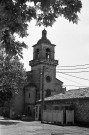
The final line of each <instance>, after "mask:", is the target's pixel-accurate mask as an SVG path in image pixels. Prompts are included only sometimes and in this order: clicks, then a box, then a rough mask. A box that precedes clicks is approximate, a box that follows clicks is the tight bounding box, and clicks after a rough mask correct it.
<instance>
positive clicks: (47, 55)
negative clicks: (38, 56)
mask: <svg viewBox="0 0 89 135" xmlns="http://www.w3.org/2000/svg"><path fill="white" fill-rule="evenodd" d="M49 58H50V49H49V48H47V49H46V59H49Z"/></svg>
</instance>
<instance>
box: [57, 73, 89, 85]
mask: <svg viewBox="0 0 89 135" xmlns="http://www.w3.org/2000/svg"><path fill="white" fill-rule="evenodd" d="M59 77H61V78H64V79H66V80H67V81H71V82H73V83H75V84H79V85H81V87H89V86H84V85H83V84H81V83H79V82H76V81H73V80H71V79H68V78H65V77H63V76H60V75H59Z"/></svg>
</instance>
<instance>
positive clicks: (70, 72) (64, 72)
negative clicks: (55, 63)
mask: <svg viewBox="0 0 89 135" xmlns="http://www.w3.org/2000/svg"><path fill="white" fill-rule="evenodd" d="M58 71H59V70H58ZM84 72H89V71H75V72H72V71H70V72H69V71H68V72H67V71H64V72H59V73H84Z"/></svg>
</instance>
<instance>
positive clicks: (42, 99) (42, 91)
mask: <svg viewBox="0 0 89 135" xmlns="http://www.w3.org/2000/svg"><path fill="white" fill-rule="evenodd" d="M41 74H42V82H41V83H42V89H41V94H42V96H41V123H43V111H44V66H42V73H41Z"/></svg>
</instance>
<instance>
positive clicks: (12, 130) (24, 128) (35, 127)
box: [0, 117, 89, 135]
mask: <svg viewBox="0 0 89 135" xmlns="http://www.w3.org/2000/svg"><path fill="white" fill-rule="evenodd" d="M0 135H89V128H84V127H78V126H57V125H51V124H41V122H37V121H34V122H24V121H17V120H9V119H3V118H2V117H0Z"/></svg>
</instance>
